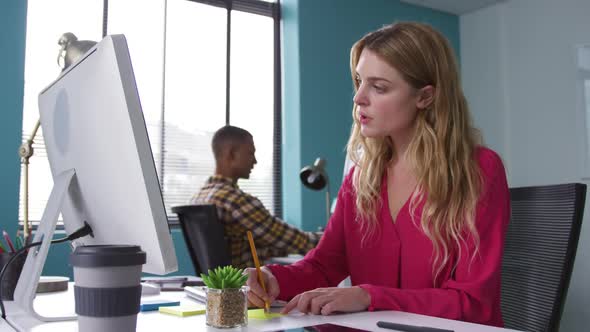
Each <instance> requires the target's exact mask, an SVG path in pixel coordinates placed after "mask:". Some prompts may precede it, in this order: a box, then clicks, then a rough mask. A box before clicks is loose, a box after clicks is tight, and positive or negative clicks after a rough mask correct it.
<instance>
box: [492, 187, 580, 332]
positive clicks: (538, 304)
mask: <svg viewBox="0 0 590 332" xmlns="http://www.w3.org/2000/svg"><path fill="white" fill-rule="evenodd" d="M585 198H586V185H585V184H579V183H571V184H561V185H550V186H536V187H521V188H511V189H510V202H511V208H512V216H511V219H510V225H509V226H508V232H507V234H506V241H505V246H504V257H503V260H502V298H501V303H502V315H503V318H504V324H505V326H506V327H507V328H513V329H517V330H526V331H558V330H559V321H560V319H561V313H562V311H563V305H564V302H565V297H566V294H567V289H568V286H569V281H570V276H571V273H572V268H573V265H574V258H575V256H576V249H577V247H578V238H579V237H580V228H581V225H582V217H583V214H584V205H585Z"/></svg>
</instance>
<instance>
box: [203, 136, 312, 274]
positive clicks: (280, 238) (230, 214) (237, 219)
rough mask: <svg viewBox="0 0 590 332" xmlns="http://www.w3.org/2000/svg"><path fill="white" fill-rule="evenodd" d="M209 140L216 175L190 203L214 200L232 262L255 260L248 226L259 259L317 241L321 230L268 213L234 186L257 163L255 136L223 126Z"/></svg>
mask: <svg viewBox="0 0 590 332" xmlns="http://www.w3.org/2000/svg"><path fill="white" fill-rule="evenodd" d="M211 146H212V148H213V155H214V156H215V164H216V167H215V175H213V176H211V177H210V178H209V179H208V180H207V182H206V183H205V185H204V186H203V188H201V191H200V192H199V193H198V194H196V195H194V196H193V198H192V199H191V204H196V205H200V204H214V205H216V206H217V216H218V218H219V220H220V221H221V222H222V223H223V225H224V230H225V236H226V237H227V239H228V245H229V252H230V255H231V260H232V265H233V266H234V267H237V268H244V267H248V266H253V260H252V254H251V252H250V247H249V244H248V237H247V235H246V232H247V231H251V232H252V235H253V237H254V242H255V244H256V251H257V254H258V256H259V259H260V261H261V262H264V261H265V260H267V259H268V258H270V257H276V256H286V255H287V254H305V253H307V252H308V251H309V250H311V249H312V248H314V247H315V246H316V244H317V243H318V241H319V239H320V236H321V233H313V232H303V231H301V230H299V229H298V228H296V227H294V226H291V225H289V224H287V223H286V222H284V221H283V220H281V219H279V218H277V217H274V216H272V215H271V214H270V212H269V211H268V210H267V209H266V208H265V207H264V205H263V204H262V202H261V201H260V200H259V199H258V198H256V197H254V196H252V195H250V194H248V193H245V192H243V191H242V190H241V189H240V188H239V187H238V185H237V182H238V179H248V178H249V177H250V172H251V171H252V168H253V167H254V165H255V164H256V157H255V155H254V154H255V152H256V148H255V147H254V140H253V138H252V135H251V134H250V133H249V132H248V131H247V130H245V129H242V128H238V127H234V126H224V127H222V128H220V129H219V130H217V131H216V132H215V134H214V135H213V140H212V142H211Z"/></svg>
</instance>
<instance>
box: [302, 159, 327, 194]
mask: <svg viewBox="0 0 590 332" xmlns="http://www.w3.org/2000/svg"><path fill="white" fill-rule="evenodd" d="M325 167H326V160H324V159H322V158H317V159H316V160H315V162H314V163H313V165H311V166H305V167H303V168H302V169H301V171H300V172H299V177H300V178H301V182H302V183H303V185H305V186H306V187H307V188H309V189H313V190H322V189H323V188H324V187H325V186H326V185H327V184H328V174H327V173H326V170H325Z"/></svg>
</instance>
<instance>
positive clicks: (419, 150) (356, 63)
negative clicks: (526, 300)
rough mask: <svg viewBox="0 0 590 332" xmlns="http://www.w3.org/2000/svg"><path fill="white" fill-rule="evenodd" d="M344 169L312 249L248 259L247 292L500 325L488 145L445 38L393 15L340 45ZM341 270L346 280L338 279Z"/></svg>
mask: <svg viewBox="0 0 590 332" xmlns="http://www.w3.org/2000/svg"><path fill="white" fill-rule="evenodd" d="M351 72H352V78H353V82H354V87H355V91H356V94H355V96H354V107H353V119H354V122H353V125H352V131H351V135H350V139H349V142H348V155H349V157H350V158H351V159H352V160H353V161H354V163H355V165H356V166H355V167H354V168H353V169H352V170H351V172H350V173H349V175H348V176H347V177H346V179H345V181H344V183H343V185H342V187H341V189H340V192H339V195H338V205H337V208H336V211H335V213H334V215H333V216H332V218H331V219H330V222H329V224H328V226H327V228H326V230H325V233H324V236H323V238H322V240H321V241H320V243H319V245H318V246H317V247H316V249H314V250H312V251H310V252H309V253H308V254H307V255H306V256H305V258H304V259H303V260H301V261H300V262H298V263H296V264H293V265H290V266H277V265H271V266H266V267H264V268H263V278H264V280H265V281H266V287H267V290H268V292H265V291H263V290H262V287H261V286H260V285H259V284H258V281H257V279H256V274H255V270H252V269H250V270H248V273H250V278H249V280H248V284H249V285H250V287H251V292H249V295H248V296H249V300H250V302H251V303H252V304H254V305H257V306H261V307H262V306H263V305H264V301H265V300H267V301H268V300H274V299H275V298H278V299H282V300H288V301H289V303H288V304H287V305H286V306H285V308H284V309H283V313H288V312H290V311H291V310H293V309H297V310H299V311H301V312H304V313H312V314H322V315H329V314H332V313H334V312H355V311H363V310H400V311H408V312H414V313H419V314H425V315H431V316H438V317H443V318H450V319H457V320H463V321H469V322H477V323H482V324H488V325H495V326H502V325H503V322H502V314H501V311H500V267H501V258H502V252H503V243H504V236H505V232H506V228H507V226H508V221H509V217H510V200H509V191H508V186H507V183H506V175H505V171H504V167H503V165H502V162H501V160H500V158H499V157H498V155H497V154H496V153H495V152H493V151H492V150H490V149H488V148H485V147H483V146H481V143H480V140H479V136H478V133H477V131H476V130H475V129H474V128H473V127H472V125H471V119H470V114H469V110H468V108H467V102H466V100H465V97H464V96H463V93H462V90H461V87H460V82H459V75H458V70H457V64H456V62H455V59H454V56H453V52H452V51H451V48H450V46H449V43H448V41H447V40H446V39H445V38H444V37H443V36H442V35H441V34H440V33H439V32H437V31H435V30H434V29H433V28H431V27H430V26H428V25H425V24H421V23H411V22H404V23H396V24H393V25H389V26H386V27H384V28H382V29H379V30H377V31H374V32H371V33H369V34H367V35H366V36H364V37H363V38H362V39H361V40H359V41H358V42H357V43H356V44H355V45H354V46H353V48H352V51H351ZM347 276H350V277H351V281H352V285H353V286H352V287H348V288H338V287H335V286H336V285H338V283H339V282H340V281H341V280H343V279H344V278H346V277H347Z"/></svg>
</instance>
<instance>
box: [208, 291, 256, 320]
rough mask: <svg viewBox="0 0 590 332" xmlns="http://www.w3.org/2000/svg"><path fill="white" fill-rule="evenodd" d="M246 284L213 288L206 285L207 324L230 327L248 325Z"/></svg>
mask: <svg viewBox="0 0 590 332" xmlns="http://www.w3.org/2000/svg"><path fill="white" fill-rule="evenodd" d="M248 289H249V288H248V286H242V287H241V288H226V289H215V288H209V287H206V288H205V290H206V292H207V311H206V319H207V325H209V326H213V327H220V328H232V327H241V326H246V325H248Z"/></svg>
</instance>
